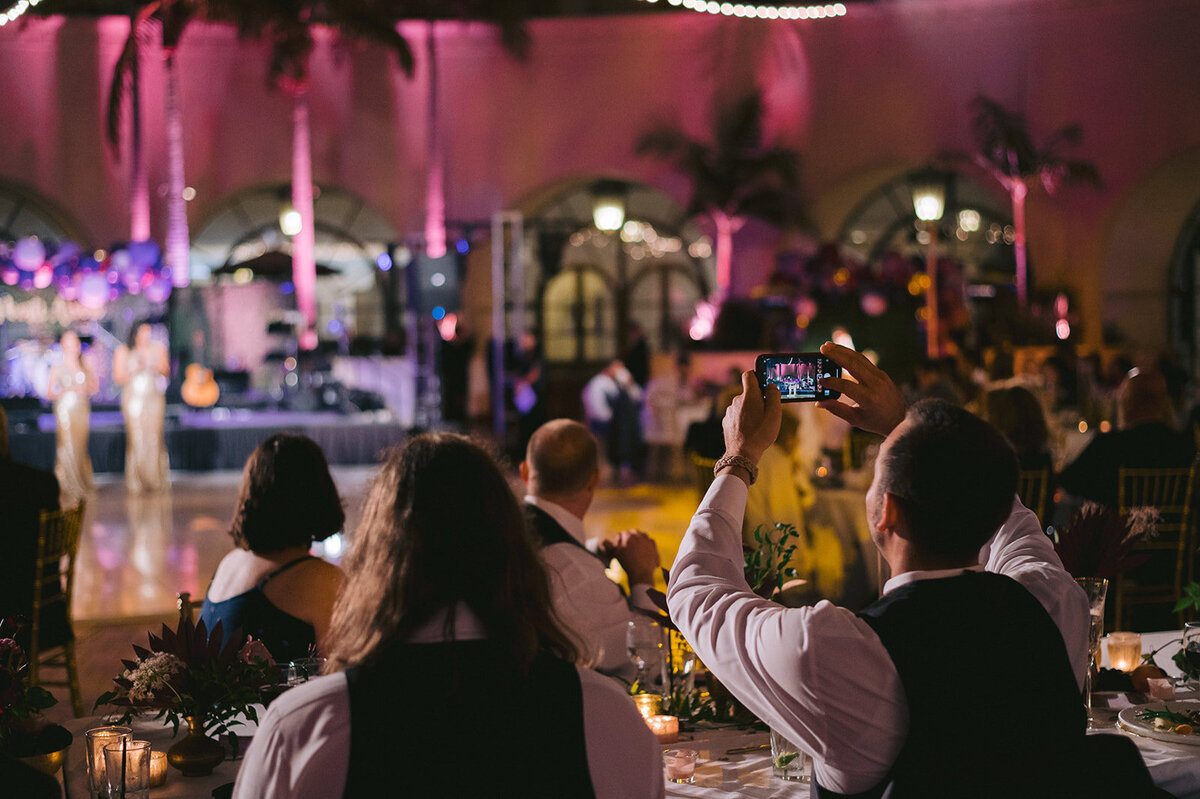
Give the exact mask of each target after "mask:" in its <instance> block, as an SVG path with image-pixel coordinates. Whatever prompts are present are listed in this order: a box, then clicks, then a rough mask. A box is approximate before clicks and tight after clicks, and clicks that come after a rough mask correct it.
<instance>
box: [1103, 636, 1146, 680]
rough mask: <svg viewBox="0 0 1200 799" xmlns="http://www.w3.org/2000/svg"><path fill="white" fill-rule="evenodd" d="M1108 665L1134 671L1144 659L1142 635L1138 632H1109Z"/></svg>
mask: <svg viewBox="0 0 1200 799" xmlns="http://www.w3.org/2000/svg"><path fill="white" fill-rule="evenodd" d="M1107 640H1108V665H1109V666H1111V667H1112V668H1114V669H1119V670H1121V671H1133V670H1134V669H1136V668H1137V665H1138V661H1140V660H1141V659H1142V636H1140V635H1138V634H1137V633H1109V634H1108V638H1107Z"/></svg>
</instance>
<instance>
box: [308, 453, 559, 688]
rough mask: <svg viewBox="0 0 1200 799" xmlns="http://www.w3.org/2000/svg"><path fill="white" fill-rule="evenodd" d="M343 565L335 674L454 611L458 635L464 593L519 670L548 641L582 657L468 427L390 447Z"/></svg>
mask: <svg viewBox="0 0 1200 799" xmlns="http://www.w3.org/2000/svg"><path fill="white" fill-rule="evenodd" d="M343 567H344V569H345V572H346V575H347V581H346V584H345V585H344V586H343V588H342V591H341V594H340V595H339V597H338V600H337V603H336V604H335V605H334V609H333V621H332V624H331V629H332V633H331V639H332V640H331V642H330V647H329V664H328V666H327V670H328V671H340V670H343V669H346V668H350V667H352V666H357V665H359V664H361V663H364V662H367V661H369V660H371V658H372V657H373V656H374V655H375V654H376V653H377V652H378V651H379V650H380V649H381V648H382V647H384V646H385V645H387V644H389V643H391V642H393V641H403V640H405V639H407V638H409V637H410V636H411V635H412V634H413V633H414V632H415V631H416V630H417V629H419V628H420V627H422V626H423V625H425V624H428V623H429V622H430V621H431V620H432V619H434V618H435V617H436V616H437V614H439V613H442V612H445V613H446V614H447V615H446V620H445V630H446V633H447V637H449V635H450V633H451V632H452V630H453V625H454V618H455V607H456V605H457V604H458V603H460V602H461V603H464V604H465V605H466V606H467V607H468V608H470V610H471V611H472V612H473V613H474V614H475V616H476V617H477V618H478V619H479V621H480V622H481V623H482V625H483V627H484V630H485V631H486V633H487V635H488V637H489V638H490V639H491V640H493V641H498V642H501V643H502V644H503V645H504V646H505V648H506V649H507V652H508V655H509V663H510V665H511V666H512V667H513V668H515V669H516V670H517V671H518V673H521V674H524V673H526V672H527V671H528V668H529V666H530V664H531V663H532V662H533V659H534V657H535V656H536V655H537V654H538V652H539V651H543V650H545V651H548V652H550V653H551V654H554V655H557V656H558V657H561V658H563V659H564V660H568V661H571V662H576V661H578V659H579V653H578V650H577V649H576V647H575V645H574V644H573V643H572V642H571V639H570V638H569V637H568V636H567V634H566V633H565V632H564V631H563V629H562V628H561V627H560V626H559V622H558V620H557V619H556V617H555V616H554V612H553V610H552V606H551V603H550V587H549V581H548V579H547V577H546V572H545V569H544V567H543V566H542V563H541V560H540V559H539V558H538V555H537V552H536V550H535V549H534V546H533V543H532V540H531V537H530V535H529V532H528V530H527V527H526V522H525V516H524V514H523V513H522V512H521V508H520V506H519V505H518V504H517V499H516V497H515V496H514V494H513V492H512V489H511V488H510V487H509V485H508V482H507V481H506V480H505V479H504V475H503V474H502V473H501V471H500V469H499V467H498V466H497V465H496V462H495V460H493V458H492V456H491V455H489V454H488V452H487V451H485V450H484V449H483V448H481V447H480V446H479V445H478V444H475V443H474V442H472V441H471V440H470V439H467V438H465V437H463V436H458V435H452V434H447V433H437V434H428V435H421V436H416V437H415V438H412V439H410V440H409V441H408V442H407V443H405V444H404V445H402V446H401V447H398V448H397V449H395V450H393V451H392V452H391V453H390V454H389V456H388V458H387V460H386V461H385V463H384V464H383V468H382V470H381V471H380V473H379V476H378V477H377V478H376V479H375V482H374V484H373V486H372V487H371V490H370V493H369V494H368V496H367V501H366V507H365V509H364V512H363V520H362V523H361V525H360V526H359V528H358V530H357V531H356V533H355V536H354V543H353V545H352V547H351V549H350V552H349V554H348V555H347V557H346V560H345V561H344V563H343Z"/></svg>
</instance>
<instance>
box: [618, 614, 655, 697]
mask: <svg viewBox="0 0 1200 799" xmlns="http://www.w3.org/2000/svg"><path fill="white" fill-rule="evenodd" d="M625 646H626V648H627V650H628V651H629V659H630V660H632V661H633V665H635V666H637V670H638V674H637V684H638V687H639V689H640V690H642V691H646V690H649V689H650V687H651V686H652V685H654V681H653V680H652V679H651V676H650V674H651V670H652V669H653V668H654V667H655V666H657V665H659V662H660V660H661V659H662V648H663V629H662V626H661V625H660V624H659V623H658V622H656V621H654V620H653V619H650V618H647V617H645V616H634V617H633V618H632V619H630V620H629V624H628V627H627V628H626V630H625Z"/></svg>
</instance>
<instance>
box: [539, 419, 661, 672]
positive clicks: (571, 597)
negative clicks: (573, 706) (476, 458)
mask: <svg viewBox="0 0 1200 799" xmlns="http://www.w3.org/2000/svg"><path fill="white" fill-rule="evenodd" d="M521 480H522V481H523V482H524V483H525V489H526V492H527V493H526V496H525V513H526V516H527V517H528V519H529V525H530V529H531V530H532V531H533V534H534V537H535V538H536V539H537V544H538V546H539V547H540V553H541V556H542V562H543V563H545V565H546V570H547V571H548V572H549V576H550V595H551V599H552V601H553V603H554V610H555V612H556V613H557V614H558V618H559V620H560V621H561V622H562V624H563V626H565V627H566V628H567V629H568V630H569V631H570V632H571V633H572V634H573V635H574V636H575V638H576V641H577V643H578V644H579V646H580V649H581V650H583V652H584V653H585V656H586V657H588V658H589V659H590V660H591V662H592V664H593V666H594V667H595V668H596V669H597V670H599V671H602V672H605V673H608V674H619V675H621V676H623V677H625V678H627V679H630V678H632V677H633V675H634V672H635V669H634V667H633V664H632V663H631V662H630V660H629V657H628V655H627V654H626V646H625V630H626V626H627V624H628V622H629V620H630V619H631V618H632V617H633V614H634V613H635V612H636V611H634V610H631V608H630V601H629V600H627V599H626V598H625V597H624V596H623V595H622V594H621V589H620V587H618V586H617V584H616V583H614V582H613V581H612V580H610V579H608V575H606V574H605V572H604V569H605V567H606V565H607V564H608V562H609V561H610V560H612V558H614V557H615V558H616V559H617V561H618V562H619V563H620V564H621V568H623V569H624V570H625V574H626V575H627V576H628V578H629V592H630V594H631V595H632V603H633V606H634V607H637V608H641V609H644V610H648V611H652V612H657V610H658V609H657V608H656V607H655V605H654V603H653V602H652V601H651V600H650V598H649V597H648V596H647V593H646V592H647V591H648V590H649V589H650V588H651V587H652V586H653V584H654V574H655V572H656V571H657V570H658V567H659V558H658V548H657V547H656V546H655V545H654V540H653V539H651V538H650V536H648V535H646V534H645V533H643V532H641V531H640V530H626V531H624V532H622V533H621V534H620V536H618V537H616V538H613V539H608V540H606V541H604V542H602V543H601V544H600V546H599V547H598V549H599V552H594V551H592V550H589V549H588V548H587V547H586V543H587V538H586V536H585V534H584V529H583V517H584V514H586V513H587V509H588V508H589V507H590V506H591V504H592V498H593V497H594V496H595V493H596V488H597V486H598V485H599V483H600V462H599V452H598V448H597V446H596V439H595V438H594V437H593V436H592V434H591V433H589V432H588V429H587V428H586V427H584V426H583V425H581V424H580V423H579V422H575V421H571V420H570V419H554V420H552V421H549V422H547V423H546V424H544V425H542V426H541V427H539V428H538V429H537V430H536V431H535V432H534V434H533V436H532V437H531V438H530V439H529V446H528V447H527V448H526V450H525V460H524V461H522V462H521Z"/></svg>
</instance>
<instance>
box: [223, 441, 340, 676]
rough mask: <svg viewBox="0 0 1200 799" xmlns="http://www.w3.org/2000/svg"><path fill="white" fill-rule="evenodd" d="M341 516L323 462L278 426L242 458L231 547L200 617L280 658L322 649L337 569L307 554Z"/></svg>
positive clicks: (312, 446) (335, 529)
mask: <svg viewBox="0 0 1200 799" xmlns="http://www.w3.org/2000/svg"><path fill="white" fill-rule="evenodd" d="M345 520H346V516H345V513H343V511H342V501H341V499H339V498H338V493H337V487H336V486H335V485H334V484H333V478H332V477H330V475H329V465H328V464H327V463H326V462H325V455H324V454H323V453H322V452H321V448H320V447H318V446H317V445H316V443H314V442H313V441H312V440H311V439H309V438H305V437H304V436H298V435H292V434H289V433H277V434H276V435H273V436H271V437H270V438H268V439H267V440H266V441H264V442H263V443H261V444H259V445H258V448H257V449H255V450H254V452H253V453H251V455H250V458H249V459H248V460H247V461H246V468H245V470H244V471H243V472H242V487H241V489H240V490H239V492H238V499H237V507H236V508H235V509H234V513H233V523H232V524H231V526H230V530H229V534H230V535H231V536H233V540H234V543H235V544H236V545H237V548H236V549H234V550H233V551H232V552H230V553H229V554H228V555H226V556H225V557H224V558H223V559H222V560H221V562H220V563H219V564H218V565H217V570H216V572H215V573H214V574H213V579H212V583H211V584H210V585H209V586H208V595H207V596H206V597H205V598H204V607H203V610H202V611H201V613H200V618H201V620H202V621H204V623H205V624H207V625H208V628H209V629H212V627H213V625H215V624H216V623H217V622H222V623H223V625H224V626H223V629H224V632H225V640H229V637H230V636H231V635H233V631H234V630H235V629H236V628H240V629H241V631H242V634H243V635H249V636H253V637H254V638H257V639H259V640H261V641H262V642H263V644H265V645H266V647H267V650H268V651H269V652H270V653H271V655H272V657H274V658H275V659H276V660H278V661H282V662H287V661H289V660H295V659H296V658H302V657H307V656H309V655H311V654H312V653H313V649H314V647H316V648H317V649H319V650H320V651H322V652H324V651H327V649H328V647H327V641H328V638H329V618H330V615H331V614H332V612H333V602H334V599H335V598H336V597H337V592H338V589H339V588H340V587H341V584H342V572H341V570H340V569H339V568H338V567H337V566H334V565H333V564H332V563H327V562H326V561H323V560H321V559H320V558H317V557H315V556H313V555H311V554H309V549H310V548H311V547H312V544H313V542H314V541H323V540H324V539H326V538H328V537H329V536H331V535H334V534H335V533H337V532H338V531H340V530H341V529H342V524H343V523H344V522H345Z"/></svg>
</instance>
